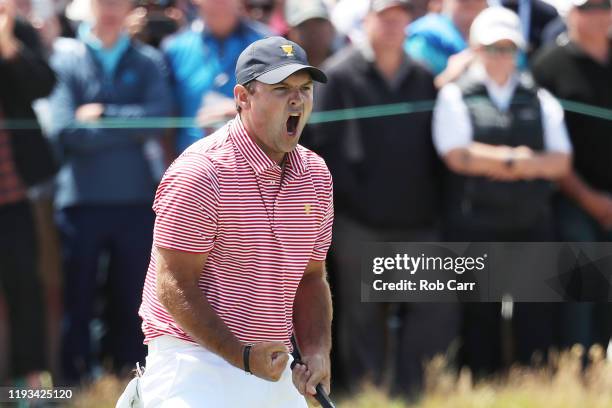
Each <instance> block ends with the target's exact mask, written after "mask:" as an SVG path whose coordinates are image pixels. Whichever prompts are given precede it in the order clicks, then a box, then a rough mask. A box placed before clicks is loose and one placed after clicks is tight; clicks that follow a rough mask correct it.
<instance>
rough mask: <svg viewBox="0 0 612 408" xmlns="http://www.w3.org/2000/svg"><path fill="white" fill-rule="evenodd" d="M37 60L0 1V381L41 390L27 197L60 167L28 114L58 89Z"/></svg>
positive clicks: (35, 49)
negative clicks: (1, 308)
mask: <svg viewBox="0 0 612 408" xmlns="http://www.w3.org/2000/svg"><path fill="white" fill-rule="evenodd" d="M42 55H43V51H42V46H41V44H40V40H39V38H38V36H37V34H36V32H35V30H34V29H33V28H32V27H31V26H30V25H29V24H27V23H25V22H23V21H20V20H16V18H15V5H14V3H13V0H4V1H0V303H2V304H5V305H6V308H7V312H8V313H7V315H8V316H7V317H8V325H7V326H8V327H7V328H8V333H7V338H6V339H0V343H2V342H3V341H2V340H9V339H10V341H9V343H10V351H9V352H8V353H6V354H4V355H3V356H2V357H0V360H4V358H5V356H7V360H8V361H5V362H4V361H0V366H4V367H7V366H8V367H7V368H8V370H7V371H8V373H0V383H4V382H5V381H6V380H7V379H6V378H2V374H8V377H9V378H8V379H9V380H11V381H15V384H21V385H23V386H25V385H28V386H37V385H40V384H36V383H35V382H33V380H34V378H35V375H34V374H36V373H39V372H40V371H43V370H45V368H46V367H47V361H46V356H45V349H46V347H45V339H46V336H45V325H44V321H45V315H44V307H43V293H42V288H41V281H40V277H39V272H38V260H39V255H40V252H39V249H38V248H39V246H38V242H37V237H36V225H35V221H34V214H33V210H32V208H31V205H30V201H29V199H28V195H27V190H28V188H29V187H31V186H33V185H34V184H37V183H40V182H42V181H47V180H48V179H50V178H51V177H52V176H53V174H54V173H55V171H56V169H57V168H56V164H55V162H54V160H53V156H52V153H51V149H50V147H49V145H48V143H47V142H46V140H45V139H44V138H43V135H42V133H41V131H40V128H38V124H37V122H36V117H35V115H34V112H33V110H32V102H33V101H34V100H36V99H38V98H42V97H45V96H46V95H48V94H49V93H50V92H51V90H52V89H53V85H54V84H55V76H54V74H53V71H51V68H49V66H48V65H47V63H46V62H45V60H44V58H43V57H42ZM20 124H21V125H22V126H23V125H24V124H25V125H26V127H25V128H23V127H21V128H20V126H19V125H20ZM16 125H17V126H16ZM2 314H3V313H2ZM2 317H3V316H2ZM2 317H0V320H2ZM0 325H1V326H2V327H6V326H5V325H4V322H0ZM1 337H4V333H2V336H1Z"/></svg>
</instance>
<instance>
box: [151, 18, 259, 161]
mask: <svg viewBox="0 0 612 408" xmlns="http://www.w3.org/2000/svg"><path fill="white" fill-rule="evenodd" d="M268 34H269V33H268V32H266V31H265V28H264V26H262V25H258V24H255V23H252V22H248V21H241V22H240V23H239V24H238V26H237V27H236V30H234V32H233V33H232V34H231V35H230V36H229V37H227V38H225V39H224V40H223V41H221V40H219V39H217V38H216V37H214V36H213V35H212V34H211V33H209V32H207V31H206V29H205V28H203V27H202V22H201V21H196V23H195V24H193V27H192V28H190V29H189V30H185V31H182V32H180V33H178V34H176V35H175V36H173V37H171V38H169V39H168V40H167V41H166V42H165V43H164V45H163V48H164V53H165V55H166V59H167V61H168V64H169V65H170V70H171V73H172V77H173V81H174V91H175V96H176V101H177V104H178V110H179V116H181V117H188V118H195V117H196V114H197V113H198V110H199V109H200V107H201V106H202V100H203V98H204V97H205V95H206V94H207V93H208V92H211V91H212V92H217V93H219V94H221V95H224V96H226V97H228V98H232V99H233V97H234V86H235V85H236V74H235V70H236V62H237V61H238V56H239V55H240V53H241V52H242V51H243V50H244V49H245V48H246V47H247V45H249V44H251V43H252V42H254V41H257V40H259V39H261V38H264V37H266V36H267V35H268ZM203 136H205V134H204V132H203V131H202V129H200V128H183V129H181V130H180V131H179V133H178V138H177V151H178V153H180V152H182V151H183V150H185V149H186V148H187V147H188V146H189V145H191V144H192V143H193V142H195V141H197V140H199V139H201V138H202V137H203Z"/></svg>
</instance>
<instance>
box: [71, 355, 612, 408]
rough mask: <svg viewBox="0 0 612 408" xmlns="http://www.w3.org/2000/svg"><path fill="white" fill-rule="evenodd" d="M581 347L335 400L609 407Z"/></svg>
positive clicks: (593, 359)
mask: <svg viewBox="0 0 612 408" xmlns="http://www.w3.org/2000/svg"><path fill="white" fill-rule="evenodd" d="M582 358H583V350H582V348H581V347H579V346H575V347H574V348H573V349H572V350H569V351H566V352H563V353H552V354H551V356H550V357H549V361H548V363H547V364H544V365H541V366H539V367H515V368H512V369H511V370H510V371H509V372H508V373H507V374H506V375H504V376H501V377H498V378H492V379H488V380H485V381H479V382H474V381H473V380H472V377H471V374H470V372H469V370H465V369H464V370H461V372H460V373H458V374H457V373H454V372H453V371H452V370H450V369H449V368H448V366H447V364H446V361H445V360H444V358H442V357H436V358H434V359H433V360H432V361H431V362H430V363H429V364H428V366H427V368H426V374H425V377H426V381H425V389H424V392H423V396H422V398H421V399H420V400H419V401H418V402H415V403H412V404H408V403H406V402H403V401H401V400H392V399H390V398H389V397H388V396H387V395H385V394H384V393H383V392H381V391H379V390H377V389H375V388H374V387H372V386H365V387H364V389H363V391H362V392H360V393H359V394H358V395H355V396H353V397H351V398H348V399H344V400H343V401H338V407H339V408H349V407H350V408H381V407H388V408H612V362H610V361H608V360H606V358H605V354H604V350H603V349H602V348H600V347H594V348H593V349H591V350H590V351H589V356H588V360H589V364H588V366H587V368H586V369H584V370H583V369H582V366H581V360H582ZM125 383H126V382H125V381H120V380H118V379H116V378H114V377H104V378H102V379H101V380H100V381H98V382H97V383H96V384H94V385H93V386H91V387H89V388H87V389H86V390H84V391H83V392H82V393H80V394H79V395H78V396H77V397H76V398H75V399H74V400H73V403H72V405H70V406H71V407H83V408H85V407H87V408H98V407H99V408H107V407H114V404H115V401H116V399H117V397H118V395H119V394H120V393H121V391H122V389H123V387H124V386H125Z"/></svg>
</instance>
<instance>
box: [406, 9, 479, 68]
mask: <svg viewBox="0 0 612 408" xmlns="http://www.w3.org/2000/svg"><path fill="white" fill-rule="evenodd" d="M486 7H487V1H486V0H443V5H442V13H441V14H435V13H430V14H427V15H425V16H423V17H421V18H419V19H418V20H416V21H415V22H414V23H412V24H410V26H409V27H408V28H407V31H408V38H407V39H406V44H405V47H406V51H407V52H408V54H409V55H410V56H411V57H413V58H414V59H415V60H417V61H421V62H422V63H424V64H425V65H427V67H429V69H431V71H432V72H433V73H434V75H440V74H442V73H443V72H444V71H445V70H446V69H447V64H448V62H449V58H450V57H451V56H453V55H456V54H459V53H461V52H462V51H464V50H465V49H466V48H467V46H468V44H467V39H468V33H469V30H470V26H471V25H472V21H473V20H474V18H476V16H477V15H478V13H480V12H481V11H482V10H484V9H485V8H486ZM464 59H465V58H463V59H462V60H464ZM462 62H463V61H462ZM465 62H467V61H465ZM450 65H453V64H449V68H452V67H451V66H450ZM459 65H461V69H460V70H459V71H461V72H462V71H463V68H464V66H465V63H462V64H459ZM455 70H456V69H455ZM452 79H454V78H452Z"/></svg>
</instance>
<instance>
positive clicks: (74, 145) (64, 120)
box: [50, 39, 172, 208]
mask: <svg viewBox="0 0 612 408" xmlns="http://www.w3.org/2000/svg"><path fill="white" fill-rule="evenodd" d="M51 65H52V67H53V68H54V69H55V71H56V74H57V77H58V84H57V86H56V88H55V90H54V91H53V93H52V95H51V97H50V102H51V110H52V115H53V124H52V129H51V138H52V140H53V142H54V145H55V147H56V150H57V152H58V153H59V156H60V159H61V162H62V164H61V169H60V172H59V174H58V191H57V196H56V205H57V206H58V208H63V207H69V206H75V205H87V204H97V205H100V204H150V203H151V202H152V199H153V196H154V193H155V187H156V179H155V177H154V175H153V172H152V166H151V162H150V161H149V160H148V159H147V157H146V155H145V143H146V142H147V141H150V140H152V139H156V138H158V137H159V136H161V135H162V134H163V130H161V129H108V128H107V129H104V128H95V127H91V128H80V129H79V128H75V127H74V126H73V125H74V124H75V111H76V109H77V108H78V107H79V106H81V105H84V104H87V103H101V104H103V105H104V106H105V111H104V117H106V118H117V119H122V118H123V119H138V118H146V117H159V116H169V114H170V113H171V111H172V93H171V90H170V86H169V79H168V75H167V69H166V66H165V63H164V61H163V57H162V55H161V54H160V53H159V52H158V51H156V50H155V49H153V48H152V47H149V46H146V45H143V44H140V43H137V42H131V43H130V45H129V47H127V49H126V50H125V51H124V52H123V55H122V56H121V58H120V59H119V62H118V65H117V67H116V69H115V70H114V73H113V74H112V75H110V76H105V74H104V72H103V69H102V66H101V64H100V62H99V61H98V60H97V59H96V57H95V56H94V52H93V50H92V49H91V48H89V46H87V45H85V44H84V43H83V42H81V41H77V40H73V39H60V40H59V41H58V42H57V43H56V46H55V51H54V54H53V56H52V58H51Z"/></svg>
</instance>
